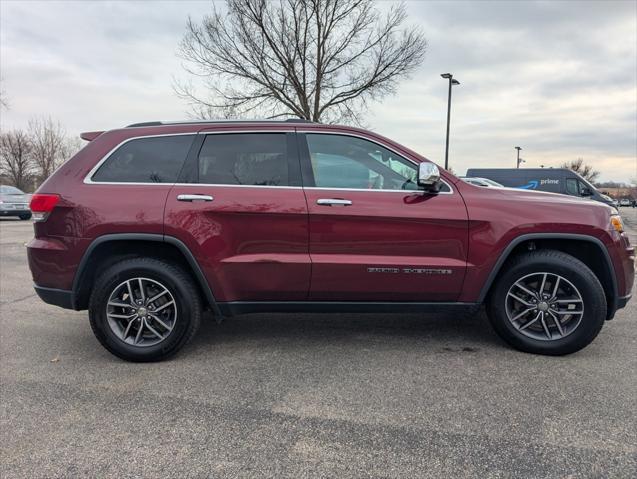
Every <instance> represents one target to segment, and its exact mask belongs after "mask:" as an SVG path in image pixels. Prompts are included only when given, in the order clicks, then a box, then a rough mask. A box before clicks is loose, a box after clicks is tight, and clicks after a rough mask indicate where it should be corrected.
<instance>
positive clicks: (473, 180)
mask: <svg viewBox="0 0 637 479" xmlns="http://www.w3.org/2000/svg"><path fill="white" fill-rule="evenodd" d="M461 178H462V180H463V181H465V182H467V183H469V184H470V185H475V186H483V187H485V188H504V185H501V184H500V183H498V182H497V181H493V180H490V179H489V178H477V177H471V176H462V177H461Z"/></svg>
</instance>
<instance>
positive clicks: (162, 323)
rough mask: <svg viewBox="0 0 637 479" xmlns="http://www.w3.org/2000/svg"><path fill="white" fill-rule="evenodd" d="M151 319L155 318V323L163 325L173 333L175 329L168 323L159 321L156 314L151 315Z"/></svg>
mask: <svg viewBox="0 0 637 479" xmlns="http://www.w3.org/2000/svg"><path fill="white" fill-rule="evenodd" d="M150 317H151V318H153V319H154V320H155V321H157V322H158V323H159V324H161V325H162V326H163V327H164V328H165V329H167V330H168V331H172V329H173V328H171V327H170V326H168V325H167V324H166V323H164V322H163V321H162V320H161V319H159V317H158V316H155V315H154V314H151V315H150Z"/></svg>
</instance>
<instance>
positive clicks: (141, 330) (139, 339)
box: [106, 278, 177, 347]
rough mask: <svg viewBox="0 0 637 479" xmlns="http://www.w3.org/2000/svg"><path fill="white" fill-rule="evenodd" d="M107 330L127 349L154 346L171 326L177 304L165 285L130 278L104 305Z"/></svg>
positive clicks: (120, 285)
mask: <svg viewBox="0 0 637 479" xmlns="http://www.w3.org/2000/svg"><path fill="white" fill-rule="evenodd" d="M106 318H107V319H108V325H109V327H110V328H111V331H113V333H114V334H115V335H116V336H117V337H118V338H119V339H120V340H121V341H123V342H124V343H126V344H129V345H131V346H138V347H148V346H155V345H156V344H159V343H160V342H162V341H164V340H165V339H166V338H167V337H168V336H169V335H170V333H171V331H172V330H173V328H174V327H175V323H176V321H177V304H176V302H175V298H174V297H173V295H172V293H171V292H170V291H169V290H168V288H167V287H166V286H164V285H163V284H161V283H160V282H158V281H155V280H153V279H149V278H131V279H128V280H126V281H124V282H123V283H120V284H119V285H117V286H116V287H115V289H114V290H113V291H112V293H111V295H110V296H109V298H108V303H107V305H106Z"/></svg>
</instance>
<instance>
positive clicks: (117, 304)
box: [108, 301, 131, 308]
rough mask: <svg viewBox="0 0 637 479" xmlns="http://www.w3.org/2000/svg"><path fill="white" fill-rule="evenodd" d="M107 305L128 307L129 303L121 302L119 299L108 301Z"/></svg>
mask: <svg viewBox="0 0 637 479" xmlns="http://www.w3.org/2000/svg"><path fill="white" fill-rule="evenodd" d="M108 305H109V306H117V307H118V308H130V307H131V305H130V304H128V303H123V302H121V301H109V302H108Z"/></svg>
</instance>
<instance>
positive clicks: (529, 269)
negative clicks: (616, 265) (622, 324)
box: [487, 250, 607, 356]
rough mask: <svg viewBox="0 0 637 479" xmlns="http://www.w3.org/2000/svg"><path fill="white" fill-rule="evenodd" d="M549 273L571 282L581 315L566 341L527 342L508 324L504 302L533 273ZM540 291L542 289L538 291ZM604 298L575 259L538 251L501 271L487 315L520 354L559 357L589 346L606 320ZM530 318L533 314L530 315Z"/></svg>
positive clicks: (597, 284)
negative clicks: (517, 282)
mask: <svg viewBox="0 0 637 479" xmlns="http://www.w3.org/2000/svg"><path fill="white" fill-rule="evenodd" d="M540 272H542V273H544V272H547V273H550V274H554V275H559V276H561V277H563V278H565V279H566V280H568V281H570V282H571V283H572V285H574V286H575V287H576V288H577V290H579V293H580V296H581V297H582V300H583V308H584V309H583V315H582V316H581V320H580V322H579V324H578V325H577V326H575V327H574V329H573V330H572V332H571V333H570V334H568V335H566V336H565V337H561V338H559V339H551V340H538V339H534V338H530V337H528V336H527V335H525V334H523V333H522V332H521V331H519V330H518V329H517V328H516V327H515V326H514V325H513V324H512V321H510V320H509V317H508V316H507V312H506V300H507V295H508V292H509V288H511V287H512V286H513V284H514V283H515V282H516V281H518V280H520V279H521V278H524V277H525V276H527V275H531V274H533V273H540ZM540 289H541V288H540ZM606 312H607V311H606V296H605V294H604V288H603V287H602V285H601V283H600V282H599V279H598V278H597V276H595V274H594V273H593V272H592V271H591V270H590V268H589V267H588V266H586V265H585V264H584V263H583V262H581V261H580V260H578V259H577V258H575V257H573V256H571V255H568V254H566V253H563V252H561V251H555V250H537V251H531V252H528V253H524V254H521V255H519V256H516V257H515V258H513V259H512V260H511V261H509V262H507V263H506V264H505V265H504V266H503V268H502V270H501V271H500V274H499V277H498V278H497V280H496V282H495V284H494V285H493V288H492V289H491V293H490V296H489V299H488V302H487V315H488V317H489V320H490V322H491V325H492V326H493V328H494V329H495V331H496V332H497V333H498V335H499V336H500V337H501V338H502V339H503V340H504V341H506V342H507V343H508V344H509V345H511V346H513V347H514V348H516V349H519V350H520V351H525V352H528V353H534V354H545V355H551V356H561V355H565V354H571V353H574V352H576V351H579V350H580V349H582V348H584V347H585V346H587V345H588V344H590V342H591V341H593V339H595V337H596V336H597V334H598V333H599V331H600V330H601V329H602V326H603V325H604V322H605V320H606ZM529 314H531V315H532V314H533V312H531V313H529Z"/></svg>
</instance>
